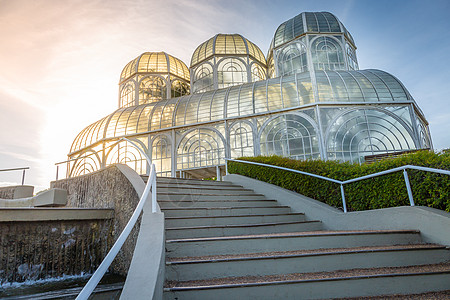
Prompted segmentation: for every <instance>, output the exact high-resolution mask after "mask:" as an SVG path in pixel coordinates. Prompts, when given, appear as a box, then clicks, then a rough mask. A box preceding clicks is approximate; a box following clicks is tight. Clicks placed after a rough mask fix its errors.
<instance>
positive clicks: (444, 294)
mask: <svg viewBox="0 0 450 300" xmlns="http://www.w3.org/2000/svg"><path fill="white" fill-rule="evenodd" d="M389 299H408V300H423V299H434V300H440V299H441V300H448V299H450V290H446V291H440V292H427V293H420V294H394V295H392V294H390V295H381V296H370V297H355V298H353V297H352V298H348V297H346V298H334V300H389Z"/></svg>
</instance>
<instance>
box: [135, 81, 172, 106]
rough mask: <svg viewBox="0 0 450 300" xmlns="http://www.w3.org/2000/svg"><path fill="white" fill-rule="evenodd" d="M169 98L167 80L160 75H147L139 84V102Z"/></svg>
mask: <svg viewBox="0 0 450 300" xmlns="http://www.w3.org/2000/svg"><path fill="white" fill-rule="evenodd" d="M163 99H167V88H166V81H165V80H164V79H162V78H161V77H159V76H146V77H144V78H143V79H142V80H141V82H140V84H139V104H146V103H152V102H156V101H161V100H163Z"/></svg>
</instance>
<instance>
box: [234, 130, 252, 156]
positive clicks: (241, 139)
mask: <svg viewBox="0 0 450 300" xmlns="http://www.w3.org/2000/svg"><path fill="white" fill-rule="evenodd" d="M230 149H231V158H238V157H242V156H253V154H254V152H253V133H252V127H251V126H250V125H249V124H248V123H246V122H242V121H239V122H236V123H235V124H233V126H232V127H231V128H230Z"/></svg>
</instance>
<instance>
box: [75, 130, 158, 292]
mask: <svg viewBox="0 0 450 300" xmlns="http://www.w3.org/2000/svg"><path fill="white" fill-rule="evenodd" d="M121 140H126V141H128V142H129V143H131V144H132V145H133V146H134V147H136V148H137V149H138V150H139V151H140V152H141V154H142V155H143V156H144V157H145V159H146V160H147V163H148V164H149V165H150V166H151V170H150V175H149V178H148V181H147V184H146V186H145V189H144V192H143V193H142V196H141V198H140V199H139V203H138V205H137V206H136V209H135V210H134V212H133V214H132V216H131V218H130V220H129V221H128V223H127V225H126V226H125V228H124V229H123V231H122V233H121V234H120V236H119V238H118V239H117V240H116V242H115V243H114V245H113V246H112V248H111V249H110V250H109V252H108V254H107V255H106V257H105V258H104V259H103V261H102V263H101V264H100V266H99V267H98V268H97V270H96V271H95V272H94V274H93V275H92V276H91V278H90V279H89V281H88V282H87V283H86V285H85V286H84V288H83V289H82V290H81V292H80V294H78V296H77V298H76V299H77V300H86V299H88V298H89V296H90V295H91V294H92V291H93V290H94V289H95V287H96V286H97V284H98V283H99V281H100V280H101V279H102V277H103V275H105V273H106V271H107V270H108V268H109V266H110V265H111V263H112V261H113V260H114V258H115V257H116V255H117V253H119V250H120V249H121V248H122V246H123V244H124V243H125V240H126V239H127V237H128V235H129V234H130V232H131V230H132V229H133V227H134V225H135V224H136V221H137V220H138V218H139V215H140V214H141V212H142V210H143V208H144V204H145V202H146V200H147V198H148V196H149V194H150V190H151V196H152V213H155V212H157V203H156V169H155V165H154V164H152V162H151V160H150V158H149V157H148V156H147V154H146V153H145V152H144V151H143V150H142V149H141V148H140V147H139V146H138V145H137V144H136V143H134V142H133V141H130V140H129V139H127V138H122V139H120V140H119V142H120V141H121Z"/></svg>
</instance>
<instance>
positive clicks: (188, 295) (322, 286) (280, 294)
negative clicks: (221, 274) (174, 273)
mask: <svg viewBox="0 0 450 300" xmlns="http://www.w3.org/2000/svg"><path fill="white" fill-rule="evenodd" d="M449 286H450V263H447V264H437V265H436V264H433V265H424V266H412V267H392V268H374V269H353V270H342V271H335V272H319V273H296V274H287V275H282V276H280V275H278V276H251V277H230V278H219V279H211V280H205V281H198V280H197V281H181V282H177V281H168V282H167V284H166V288H165V289H164V290H165V292H164V299H299V297H300V298H301V299H330V298H339V297H340V298H348V297H367V296H377V295H383V294H411V293H424V292H430V291H444V290H448V288H449Z"/></svg>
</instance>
